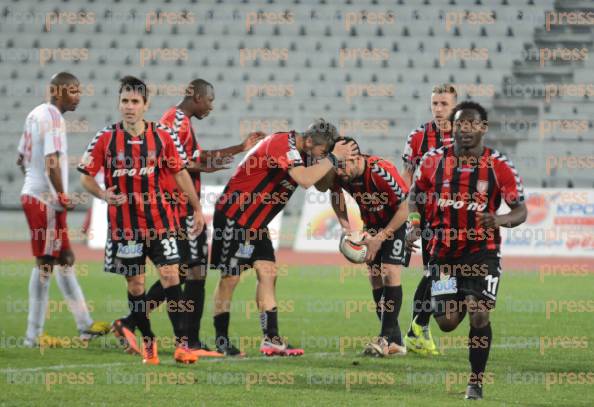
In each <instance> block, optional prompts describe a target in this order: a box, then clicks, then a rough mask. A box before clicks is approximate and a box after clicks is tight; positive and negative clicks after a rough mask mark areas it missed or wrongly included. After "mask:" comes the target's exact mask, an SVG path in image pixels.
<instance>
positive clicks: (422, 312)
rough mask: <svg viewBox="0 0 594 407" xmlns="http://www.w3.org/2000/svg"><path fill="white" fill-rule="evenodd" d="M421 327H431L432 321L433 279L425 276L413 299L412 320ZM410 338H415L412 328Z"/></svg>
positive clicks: (409, 331)
mask: <svg viewBox="0 0 594 407" xmlns="http://www.w3.org/2000/svg"><path fill="white" fill-rule="evenodd" d="M415 317H416V318H417V320H416V321H415V322H416V323H417V324H419V325H421V326H427V325H429V319H431V278H430V277H427V276H423V277H422V278H421V281H419V285H417V289H416V290H415V295H414V297H413V312H412V320H413V321H414V320H415ZM408 336H414V334H413V332H412V324H411V328H410V329H409V330H408Z"/></svg>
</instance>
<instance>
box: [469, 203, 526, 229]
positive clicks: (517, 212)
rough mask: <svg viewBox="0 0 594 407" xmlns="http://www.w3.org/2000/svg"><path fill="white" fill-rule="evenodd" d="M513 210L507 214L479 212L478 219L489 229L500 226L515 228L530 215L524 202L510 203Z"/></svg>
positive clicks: (481, 224)
mask: <svg viewBox="0 0 594 407" xmlns="http://www.w3.org/2000/svg"><path fill="white" fill-rule="evenodd" d="M510 208H511V211H510V212H509V213H506V214H505V215H497V214H494V213H488V212H478V213H477V214H476V217H477V221H478V223H479V225H480V226H482V227H484V228H487V229H495V228H498V227H504V228H515V227H516V226H519V225H521V224H522V223H524V222H525V221H526V217H527V216H528V209H527V208H526V204H525V203H524V202H521V203H515V204H512V205H510Z"/></svg>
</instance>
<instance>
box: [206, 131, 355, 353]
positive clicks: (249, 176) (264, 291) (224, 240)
mask: <svg viewBox="0 0 594 407" xmlns="http://www.w3.org/2000/svg"><path fill="white" fill-rule="evenodd" d="M337 138H338V131H337V130H336V127H335V126H334V125H332V124H330V123H328V122H326V121H324V120H323V119H319V120H317V121H315V122H314V123H312V124H311V125H310V126H309V128H308V130H307V131H305V132H304V133H297V132H295V131H290V132H286V133H275V134H271V135H269V136H268V137H266V138H265V139H264V140H263V141H261V142H260V143H258V144H257V145H256V146H255V147H254V148H253V149H252V150H251V151H250V152H249V153H248V155H246V157H244V159H243V161H242V162H241V163H240V165H239V167H238V168H237V170H236V171H235V173H234V174H233V176H232V177H231V179H230V180H229V182H228V183H227V186H226V187H225V190H224V191H223V193H222V195H221V196H220V198H219V200H218V202H217V204H216V207H215V213H214V219H213V229H214V231H213V243H212V253H211V266H212V267H213V268H217V269H219V270H220V271H221V278H220V279H219V282H218V284H217V288H216V291H215V296H214V326H215V331H216V347H217V350H218V351H219V352H220V353H222V354H224V355H227V356H238V355H241V353H240V351H239V350H238V349H237V348H236V347H235V346H234V345H233V344H231V342H230V341H229V319H230V313H229V311H230V308H231V298H232V296H233V291H234V289H235V287H236V286H237V283H238V282H239V280H240V273H241V272H242V271H243V270H246V269H248V268H251V267H254V268H255V269H256V274H257V277H258V283H257V288H256V302H257V304H258V310H259V312H260V322H261V327H262V333H263V339H262V343H261V346H260V352H261V353H263V354H265V355H268V356H272V355H280V356H287V355H289V356H298V355H302V354H303V349H294V348H292V347H291V346H289V345H288V344H287V343H286V342H285V341H284V340H283V339H282V338H281V337H280V333H279V330H278V322H277V303H276V295H275V291H276V290H275V286H276V272H277V269H276V264H275V256H274V249H273V247H272V242H271V240H270V236H269V231H268V226H267V225H268V223H269V222H270V221H271V220H272V219H273V218H274V217H275V216H276V215H277V214H278V213H279V212H280V211H281V210H282V209H283V208H284V206H285V205H286V204H287V202H288V200H289V198H290V197H291V195H292V194H293V192H294V191H295V189H296V188H297V186H301V187H303V188H309V187H310V186H312V185H313V184H314V183H316V182H317V181H319V180H320V179H321V178H322V177H323V176H324V175H325V174H326V173H327V172H328V171H330V170H331V169H332V168H335V167H337V166H338V165H339V160H345V159H348V158H350V157H351V156H352V155H353V154H354V152H355V150H356V146H355V144H354V143H345V142H338V143H336V144H335V140H336V139H337ZM329 151H331V152H329ZM323 157H326V158H323ZM318 159H319V161H317V163H315V164H314V163H313V161H314V160H318Z"/></svg>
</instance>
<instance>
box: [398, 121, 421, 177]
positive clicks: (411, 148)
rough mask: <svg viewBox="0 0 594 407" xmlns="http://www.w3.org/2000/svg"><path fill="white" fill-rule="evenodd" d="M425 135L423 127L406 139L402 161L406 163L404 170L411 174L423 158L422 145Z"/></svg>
mask: <svg viewBox="0 0 594 407" xmlns="http://www.w3.org/2000/svg"><path fill="white" fill-rule="evenodd" d="M424 134H425V132H424V128H423V127H422V126H421V127H419V128H417V129H415V130H413V131H412V132H411V133H410V134H409V135H408V137H407V139H406V145H405V146H404V152H403V153H402V160H403V161H404V168H406V169H407V170H409V171H411V172H414V171H415V169H416V168H417V166H418V165H419V162H420V161H421V158H422V157H423V153H422V152H421V144H422V142H423V135H424Z"/></svg>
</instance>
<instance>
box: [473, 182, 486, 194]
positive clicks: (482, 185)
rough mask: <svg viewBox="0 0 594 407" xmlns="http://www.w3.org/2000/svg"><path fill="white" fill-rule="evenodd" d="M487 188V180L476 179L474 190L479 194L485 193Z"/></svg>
mask: <svg viewBox="0 0 594 407" xmlns="http://www.w3.org/2000/svg"><path fill="white" fill-rule="evenodd" d="M488 189H489V181H483V180H478V181H477V182H476V190H477V191H478V192H479V193H480V194H484V193H486V192H487V190H488Z"/></svg>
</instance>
